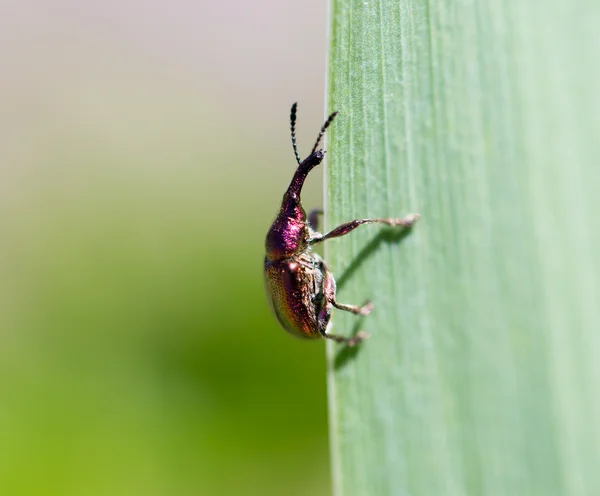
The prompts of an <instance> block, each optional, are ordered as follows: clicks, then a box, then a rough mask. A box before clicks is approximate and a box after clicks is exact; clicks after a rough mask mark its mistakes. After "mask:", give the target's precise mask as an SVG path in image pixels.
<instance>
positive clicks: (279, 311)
mask: <svg viewBox="0 0 600 496" xmlns="http://www.w3.org/2000/svg"><path fill="white" fill-rule="evenodd" d="M296 108H297V105H296V104H295V103H294V105H292V110H291V114H290V121H291V131H292V145H293V147H294V154H295V156H296V161H297V162H298V168H297V169H296V173H295V174H294V177H293V178H292V182H291V183H290V185H289V187H288V189H287V191H286V193H285V195H284V196H283V201H282V203H281V209H280V211H279V214H278V215H277V218H276V219H275V222H273V225H272V226H271V229H269V232H268V233H267V239H266V242H265V245H266V256H265V271H264V274H265V286H266V290H267V297H268V299H269V302H270V303H271V306H272V307H273V310H274V312H275V315H276V316H277V319H278V320H279V322H280V323H281V325H282V326H283V328H284V329H285V330H286V331H288V332H290V333H291V334H294V335H296V336H300V337H305V338H318V337H324V338H328V339H333V340H334V341H337V342H343V343H346V344H348V345H349V346H353V345H355V344H357V343H359V342H360V341H362V340H364V339H365V338H367V337H368V334H366V333H364V332H359V333H357V334H356V336H354V337H352V338H345V337H342V336H337V335H334V334H328V333H327V332H326V331H327V325H328V324H329V319H330V318H331V311H332V308H333V307H335V308H338V309H340V310H345V311H348V312H352V313H354V314H357V315H368V314H369V312H370V311H371V309H372V308H373V306H372V305H371V303H369V302H367V303H365V304H364V305H363V306H361V307H359V306H356V305H345V304H342V303H338V301H337V300H336V296H335V292H336V287H335V280H334V278H333V275H332V274H331V272H330V271H329V269H328V268H327V265H326V264H325V262H324V261H323V259H322V258H321V257H320V256H318V255H317V254H315V253H312V252H311V246H312V245H313V244H316V243H321V242H323V241H325V240H326V239H330V238H335V237H339V236H344V235H345V234H348V233H349V232H350V231H352V230H354V229H356V228H357V227H358V226H360V225H362V224H373V223H378V224H387V225H389V226H406V227H410V226H411V225H412V224H413V223H414V222H416V221H417V220H418V219H419V214H410V215H408V216H406V217H404V218H402V219H356V220H353V221H350V222H347V223H345V224H342V225H340V226H338V227H336V228H335V229H334V230H332V231H330V232H329V233H327V234H320V233H318V232H316V224H317V216H318V215H319V214H320V213H321V212H320V211H318V210H317V211H313V212H312V213H311V214H310V216H309V217H307V215H306V212H305V211H304V208H303V207H302V203H301V200H300V193H301V191H302V186H303V185H304V181H305V180H306V177H307V176H308V173H309V172H310V171H311V170H312V169H314V168H315V167H316V166H317V165H319V164H320V163H321V162H322V161H323V158H324V156H325V152H324V151H323V150H320V149H317V147H318V146H319V142H320V141H321V138H322V137H323V134H324V133H325V130H326V129H327V128H328V127H329V125H330V124H331V122H332V121H333V119H334V118H335V116H336V115H337V112H334V113H333V114H331V115H330V116H329V118H328V119H327V121H326V122H325V124H323V127H322V128H321V132H320V133H319V136H318V137H317V141H316V142H315V145H314V147H313V149H312V151H311V153H310V155H309V156H308V157H306V158H305V159H304V160H302V161H300V157H299V156H298V151H297V148H296V136H295V125H296Z"/></svg>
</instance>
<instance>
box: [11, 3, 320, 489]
mask: <svg viewBox="0 0 600 496" xmlns="http://www.w3.org/2000/svg"><path fill="white" fill-rule="evenodd" d="M326 9H327V5H326V3H324V2H319V1H317V0H308V1H307V2H301V3H297V2H275V1H264V0H262V1H260V0H259V1H254V2H244V1H240V0H237V1H234V2H208V1H201V2H191V1H190V2H184V1H175V2H166V1H153V2H141V1H139V0H138V1H132V0H126V1H120V2H115V1H108V2H76V1H75V0H71V1H64V0H62V1H55V2H44V1H42V0H37V1H30V2H16V1H12V2H11V1H9V2H8V3H7V2H2V3H0V71H1V76H0V232H1V238H0V339H1V341H0V494H10V495H29V494H33V495H37V494H39V495H45V496H46V495H54V494H56V495H86V496H90V495H108V494H110V495H137V494H144V495H173V494H177V495H186V494H190V495H199V494H200V495H205V494H206V495H212V494H235V495H242V494H243V495H254V494H256V495H259V494H260V495H265V494H277V495H280V494H286V495H296V494H297V495H305V494H311V495H319V494H322V495H325V494H329V493H330V490H329V462H328V454H327V419H326V407H325V404H326V397H325V393H326V392H325V364H324V348H323V343H320V342H315V343H306V342H301V341H298V340H295V339H294V338H292V337H290V336H288V335H286V334H285V333H284V332H283V331H281V330H280V329H279V328H278V326H277V324H276V323H275V321H274V319H273V318H272V316H271V315H270V313H269V310H268V308H267V305H266V303H265V298H264V295H263V284H262V273H261V270H262V268H261V265H262V257H263V239H264V234H265V232H266V230H267V228H268V226H269V224H270V222H271V220H272V219H273V217H274V215H275V212H276V210H277V208H278V203H279V201H280V197H281V195H282V194H283V191H284V189H285V187H286V186H287V183H288V181H289V180H290V178H291V175H292V173H293V170H294V165H295V161H294V157H293V153H292V148H291V143H290V138H289V123H288V114H289V107H290V105H291V103H292V102H293V101H295V100H298V101H299V112H300V114H299V123H298V126H299V127H298V141H299V146H300V150H301V154H303V153H304V154H305V153H307V151H308V150H309V148H310V145H311V144H312V141H313V140H314V138H315V136H316V134H317V132H318V128H319V126H320V125H321V123H322V118H323V115H324V109H323V102H324V80H325V57H326V31H327V20H326ZM320 182H321V181H320V176H319V174H316V175H315V176H314V177H312V178H311V180H310V181H309V184H308V185H307V192H306V195H305V202H306V203H307V206H309V207H310V206H314V205H318V204H320V203H321V200H320V198H321V189H320V188H321V186H320Z"/></svg>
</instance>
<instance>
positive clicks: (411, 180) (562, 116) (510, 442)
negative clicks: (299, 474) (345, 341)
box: [326, 0, 600, 496]
mask: <svg viewBox="0 0 600 496" xmlns="http://www.w3.org/2000/svg"><path fill="white" fill-rule="evenodd" d="M599 10H600V9H598V8H597V6H594V5H592V2H586V1H585V0H574V1H572V2H562V1H560V2H559V1H558V0H550V1H547V2H543V4H539V5H538V3H536V2H524V1H523V0H483V1H481V2H450V1H430V2H427V1H424V0H414V1H409V0H404V1H400V2H399V1H391V0H389V1H386V0H378V1H375V0H368V1H367V0H364V1H363V0H361V1H357V0H331V7H330V15H331V32H330V42H331V46H330V60H329V76H328V87H329V96H328V104H329V109H330V110H331V111H332V110H337V111H339V112H340V115H339V116H338V119H336V121H335V123H334V124H333V126H332V128H331V132H330V134H329V144H328V152H329V153H328V160H329V162H328V167H327V173H326V196H327V206H326V227H327V228H329V229H331V228H333V227H334V226H336V225H338V224H340V223H342V222H345V221H348V220H350V219H354V218H363V217H388V216H389V217H392V216H393V217H396V216H402V215H404V214H406V213H409V212H419V213H421V215H422V218H421V220H420V222H419V223H418V224H417V225H415V227H414V228H413V229H412V232H410V233H408V234H407V235H405V236H397V235H394V233H393V232H391V231H390V229H389V228H388V229H380V228H379V227H378V226H365V227H360V228H359V229H357V230H356V231H354V232H352V233H351V234H350V235H349V236H347V237H344V238H340V239H335V240H331V241H328V242H327V248H326V260H328V262H329V264H330V266H331V268H332V271H333V273H334V274H335V275H336V276H337V280H338V299H339V301H341V302H343V303H354V304H360V303H362V302H363V301H364V300H365V299H370V300H372V301H373V303H374V305H375V308H374V310H373V312H372V314H371V315H370V316H368V317H366V318H364V319H362V320H361V319H357V318H356V317H355V316H353V315H350V314H346V313H345V312H340V311H336V313H335V314H334V317H333V327H332V329H331V331H332V332H335V333H338V334H346V335H350V334H352V333H353V332H356V331H357V330H358V329H364V330H365V331H368V332H369V333H370V334H371V338H370V339H369V340H368V341H367V342H365V343H364V344H362V345H361V346H360V347H358V348H356V349H344V348H343V347H340V346H339V345H336V344H335V343H328V348H327V350H328V362H329V396H330V398H329V403H330V427H331V448H332V459H333V463H332V466H333V474H334V488H335V494H336V495H338V496H340V495H344V496H348V495H369V496H378V495H394V496H396V495H443V496H452V495H466V494H469V495H498V496H506V495H526V496H529V495H543V496H548V495H553V494H556V495H569V496H571V495H592V494H600V471H599V470H598V467H599V466H600V422H599V421H598V420H599V419H600V394H599V393H600V391H599V390H598V389H599V385H600V359H599V357H600V229H599V221H598V216H599V215H600V164H599V157H600V146H599V144H600V133H599V129H600V119H599V116H600V99H599V96H598V93H599V92H600V64H599V63H598V61H599V60H600V43H599V35H598V32H599V30H598V26H599V25H600V15H599ZM405 234H406V233H405Z"/></svg>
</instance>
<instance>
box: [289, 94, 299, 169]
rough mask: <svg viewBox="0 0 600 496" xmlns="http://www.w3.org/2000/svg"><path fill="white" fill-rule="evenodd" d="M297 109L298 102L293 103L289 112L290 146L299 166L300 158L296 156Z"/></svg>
mask: <svg viewBox="0 0 600 496" xmlns="http://www.w3.org/2000/svg"><path fill="white" fill-rule="evenodd" d="M297 109H298V102H294V105H292V110H291V112H290V129H291V130H292V146H293V147H294V155H295V156H296V162H298V165H300V156H299V155H298V148H296V110H297Z"/></svg>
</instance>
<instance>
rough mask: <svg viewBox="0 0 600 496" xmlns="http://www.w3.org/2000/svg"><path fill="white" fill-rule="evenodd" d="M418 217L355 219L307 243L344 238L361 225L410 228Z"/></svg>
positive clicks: (410, 215) (411, 215)
mask: <svg viewBox="0 0 600 496" xmlns="http://www.w3.org/2000/svg"><path fill="white" fill-rule="evenodd" d="M420 217H421V216H420V215H419V214H409V215H407V216H406V217H404V218H402V219H356V220H351V221H350V222H346V223H344V224H342V225H340V226H337V227H336V228H335V229H333V230H332V231H329V232H328V233H327V234H323V235H320V236H315V237H313V238H312V239H311V240H310V241H309V242H310V243H311V244H314V243H321V242H323V241H325V240H326V239H330V238H338V237H340V236H344V235H346V234H348V233H349V232H351V231H354V229H356V228H357V227H358V226H361V225H362V224H386V225H388V226H392V227H395V226H404V227H410V226H412V225H413V224H414V223H415V222H417V221H418V220H419V218H420Z"/></svg>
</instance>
